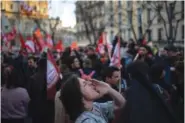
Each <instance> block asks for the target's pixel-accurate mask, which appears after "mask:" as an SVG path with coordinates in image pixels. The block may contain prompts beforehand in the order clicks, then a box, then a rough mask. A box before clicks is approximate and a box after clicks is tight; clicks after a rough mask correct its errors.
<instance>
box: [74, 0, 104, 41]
mask: <svg viewBox="0 0 185 123" xmlns="http://www.w3.org/2000/svg"><path fill="white" fill-rule="evenodd" d="M88 2H89V1H88ZM85 3H87V2H84V1H80V2H77V3H76V8H77V9H78V10H77V11H76V12H77V13H78V14H79V15H80V16H81V18H80V19H81V21H82V22H83V24H84V27H85V34H86V37H87V39H88V40H89V42H90V44H93V45H96V42H97V40H98V38H99V36H100V34H101V33H102V32H103V31H104V30H105V26H106V24H103V23H101V24H100V27H99V28H97V27H96V25H95V23H93V21H94V20H95V19H94V18H95V16H101V15H93V12H95V14H101V12H96V11H94V10H92V9H87V8H85V7H83V4H85ZM95 4H99V6H100V7H101V5H102V4H104V2H103V1H98V2H97V3H95ZM91 34H92V36H93V39H91Z"/></svg>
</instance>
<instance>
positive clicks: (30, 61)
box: [28, 56, 36, 68]
mask: <svg viewBox="0 0 185 123" xmlns="http://www.w3.org/2000/svg"><path fill="white" fill-rule="evenodd" d="M28 66H29V67H30V68H34V67H36V62H35V57H33V56H29V57H28Z"/></svg>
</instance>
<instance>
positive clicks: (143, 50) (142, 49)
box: [139, 47, 147, 55]
mask: <svg viewBox="0 0 185 123" xmlns="http://www.w3.org/2000/svg"><path fill="white" fill-rule="evenodd" d="M139 52H140V54H141V55H145V54H147V50H146V48H144V47H140V48H139Z"/></svg>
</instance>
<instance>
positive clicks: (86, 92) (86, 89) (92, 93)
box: [78, 78, 99, 101]
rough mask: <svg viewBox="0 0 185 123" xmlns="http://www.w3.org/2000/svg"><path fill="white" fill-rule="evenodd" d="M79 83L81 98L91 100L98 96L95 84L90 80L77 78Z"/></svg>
mask: <svg viewBox="0 0 185 123" xmlns="http://www.w3.org/2000/svg"><path fill="white" fill-rule="evenodd" d="M78 80H79V84H80V90H81V92H82V95H83V98H84V99H85V100H88V101H93V100H95V99H97V98H98V97H99V93H98V91H97V90H96V87H95V85H93V83H92V82H90V81H86V80H84V79H81V78H78Z"/></svg>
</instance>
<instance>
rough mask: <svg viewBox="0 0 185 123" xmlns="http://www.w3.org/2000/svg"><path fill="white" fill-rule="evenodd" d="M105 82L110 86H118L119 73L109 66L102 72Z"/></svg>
mask: <svg viewBox="0 0 185 123" xmlns="http://www.w3.org/2000/svg"><path fill="white" fill-rule="evenodd" d="M104 76H105V81H106V82H107V83H109V84H111V85H116V84H118V82H119V80H120V77H121V75H120V71H119V69H118V68H116V67H113V66H110V67H107V68H106V69H105V70H104Z"/></svg>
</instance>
